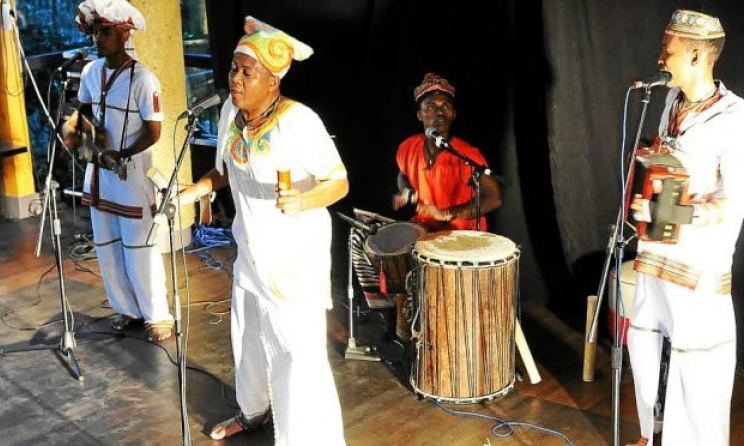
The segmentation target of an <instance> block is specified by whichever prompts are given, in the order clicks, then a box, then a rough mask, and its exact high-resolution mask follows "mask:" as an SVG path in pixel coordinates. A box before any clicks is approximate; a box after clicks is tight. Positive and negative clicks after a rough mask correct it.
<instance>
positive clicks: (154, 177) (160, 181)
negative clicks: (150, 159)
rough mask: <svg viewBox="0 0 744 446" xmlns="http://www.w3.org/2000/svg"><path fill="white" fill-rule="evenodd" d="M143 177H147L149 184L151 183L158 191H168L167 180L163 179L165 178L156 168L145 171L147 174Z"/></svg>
mask: <svg viewBox="0 0 744 446" xmlns="http://www.w3.org/2000/svg"><path fill="white" fill-rule="evenodd" d="M145 175H146V176H147V178H149V179H150V182H152V184H153V185H155V187H156V188H157V189H158V190H159V191H164V190H166V189H168V180H167V179H165V176H163V174H162V173H160V171H159V170H158V169H157V167H150V168H149V169H147V173H146V174H145Z"/></svg>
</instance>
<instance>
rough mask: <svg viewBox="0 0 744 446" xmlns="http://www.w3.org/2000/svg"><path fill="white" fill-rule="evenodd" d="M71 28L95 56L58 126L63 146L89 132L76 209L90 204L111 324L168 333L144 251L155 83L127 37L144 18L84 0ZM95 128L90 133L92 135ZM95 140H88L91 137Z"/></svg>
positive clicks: (151, 261)
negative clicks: (90, 145) (91, 149)
mask: <svg viewBox="0 0 744 446" xmlns="http://www.w3.org/2000/svg"><path fill="white" fill-rule="evenodd" d="M76 23H77V25H78V27H79V28H80V30H82V31H83V32H85V33H86V34H90V35H91V36H92V37H93V41H94V43H95V45H96V49H97V51H98V56H99V57H100V58H99V59H98V60H95V61H93V62H91V63H89V64H88V65H86V66H85V68H84V69H83V71H82V74H81V78H80V90H79V91H78V99H79V100H80V103H81V107H80V110H79V114H77V113H76V114H75V115H74V117H73V118H72V119H71V120H70V121H69V122H68V123H66V124H65V125H64V126H63V133H64V135H65V139H66V142H67V146H68V147H75V146H79V145H80V143H81V137H82V136H83V135H81V132H80V130H81V129H82V130H83V131H82V133H87V131H91V134H90V139H91V140H93V139H95V142H96V152H95V157H92V158H91V159H90V160H89V162H88V166H87V168H86V172H85V184H84V187H83V204H86V205H89V206H90V207H91V210H90V214H91V223H92V225H93V237H94V241H95V243H96V254H97V256H98V261H99V264H100V266H101V273H102V274H101V275H102V276H103V282H104V285H105V287H106V294H107V296H108V298H109V302H110V303H111V307H112V308H113V309H114V311H115V312H116V317H115V318H114V321H113V324H112V327H113V328H114V330H117V331H120V330H124V329H125V328H126V327H127V326H129V325H130V324H132V323H134V322H138V323H140V324H141V323H142V322H144V324H145V327H146V330H147V333H148V337H149V338H150V339H151V340H153V341H163V340H165V339H167V338H169V337H170V336H171V333H172V331H171V328H172V326H173V317H172V316H171V314H170V312H169V309H168V301H167V296H166V288H165V268H164V266H163V258H162V256H161V253H160V249H159V248H158V247H157V246H147V236H148V234H149V231H150V227H151V226H152V213H153V209H154V206H155V191H154V189H153V187H152V186H151V185H150V184H149V182H148V181H147V179H146V178H145V172H147V169H149V168H150V167H152V151H151V150H148V149H149V148H150V146H152V145H153V144H155V142H157V140H158V139H159V138H160V128H161V122H162V120H163V113H162V110H161V104H160V83H159V81H158V79H157V78H156V77H155V75H154V74H152V72H151V71H150V70H149V69H147V67H145V66H144V65H142V64H141V63H139V62H138V61H137V60H136V54H135V53H134V44H133V42H132V33H133V32H134V31H135V30H140V31H141V30H144V28H145V19H144V17H143V16H142V14H140V12H139V11H138V10H137V9H136V8H134V7H133V6H132V5H130V4H129V3H128V2H127V1H125V0H85V1H84V2H82V3H81V4H80V6H78V15H77V17H76ZM93 130H95V131H93ZM94 135H95V136H94Z"/></svg>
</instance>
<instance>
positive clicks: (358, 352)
mask: <svg viewBox="0 0 744 446" xmlns="http://www.w3.org/2000/svg"><path fill="white" fill-rule="evenodd" d="M352 234H353V232H352V228H349V268H348V269H349V275H348V278H349V283H348V285H347V287H346V293H347V295H348V298H349V342H348V344H347V345H346V351H345V352H344V359H357V360H360V361H379V360H380V355H379V354H378V353H377V350H375V349H374V347H368V346H362V345H358V344H357V342H356V339H355V338H354V281H353V277H352V276H353V271H354V264H353V263H352Z"/></svg>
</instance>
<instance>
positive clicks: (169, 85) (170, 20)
mask: <svg viewBox="0 0 744 446" xmlns="http://www.w3.org/2000/svg"><path fill="white" fill-rule="evenodd" d="M130 1H131V3H132V5H133V6H135V7H136V8H137V9H139V10H140V12H141V13H142V15H144V16H145V20H146V21H147V27H146V29H145V31H144V32H137V33H135V35H134V46H135V50H136V51H137V57H138V58H139V60H140V62H142V63H143V64H145V66H147V67H148V68H149V69H150V70H151V71H152V72H153V73H154V74H155V76H157V78H158V79H159V80H160V86H161V90H162V91H161V99H162V104H163V105H162V107H163V112H164V114H165V118H164V120H163V129H162V133H161V135H160V141H158V142H157V144H155V146H154V147H153V148H152V149H151V150H154V157H153V158H154V163H155V167H157V168H158V170H160V171H161V172H162V173H163V175H164V176H165V177H166V178H170V175H171V174H172V173H173V169H174V167H175V161H176V156H177V154H178V152H179V151H180V150H181V146H182V144H183V139H184V137H185V136H186V132H185V130H184V124H185V121H180V122H179V124H178V127H176V126H175V122H176V118H177V117H178V115H179V114H180V113H181V112H182V111H184V110H186V108H187V102H186V71H185V67H184V61H183V39H182V31H181V9H180V2H179V0H158V1H152V0H149V1H148V0H130ZM174 134H175V142H176V148H175V151H176V154H174V148H173V141H174ZM187 150H188V149H187ZM178 178H179V180H180V181H181V184H188V183H191V182H192V176H191V156H190V152H189V153H187V154H186V156H185V158H184V160H183V163H182V164H181V170H180V171H179V175H178ZM181 217H182V218H183V224H181V223H180V222H177V229H179V230H180V231H182V232H183V236H184V244H186V245H188V244H189V243H190V242H191V226H192V225H193V221H194V206H188V207H184V208H182V209H181ZM163 226H166V225H162V226H161V228H160V238H159V245H160V246H161V248H162V249H163V251H164V252H166V251H169V249H170V248H169V243H168V230H167V227H163ZM179 239H180V236H179V235H178V234H176V249H180V240H179Z"/></svg>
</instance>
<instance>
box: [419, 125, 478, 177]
mask: <svg viewBox="0 0 744 446" xmlns="http://www.w3.org/2000/svg"><path fill="white" fill-rule="evenodd" d="M424 133H425V134H426V137H427V138H431V139H433V140H434V144H435V145H436V146H437V147H438V148H440V149H442V150H447V151H449V152H450V153H453V154H455V155H457V156H458V157H460V158H461V159H464V160H467V162H473V161H472V160H470V159H469V158H467V157H465V156H464V155H462V154H461V153H460V152H458V151H457V150H455V149H454V148H453V147H452V146H451V145H450V143H449V141H447V139H446V138H445V137H444V136H442V135H440V134H439V132H437V130H436V129H435V128H434V127H427V128H426V130H424ZM480 168H481V171H482V172H483V173H485V174H486V175H491V174H493V171H492V170H491V169H489V168H488V167H486V166H480Z"/></svg>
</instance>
